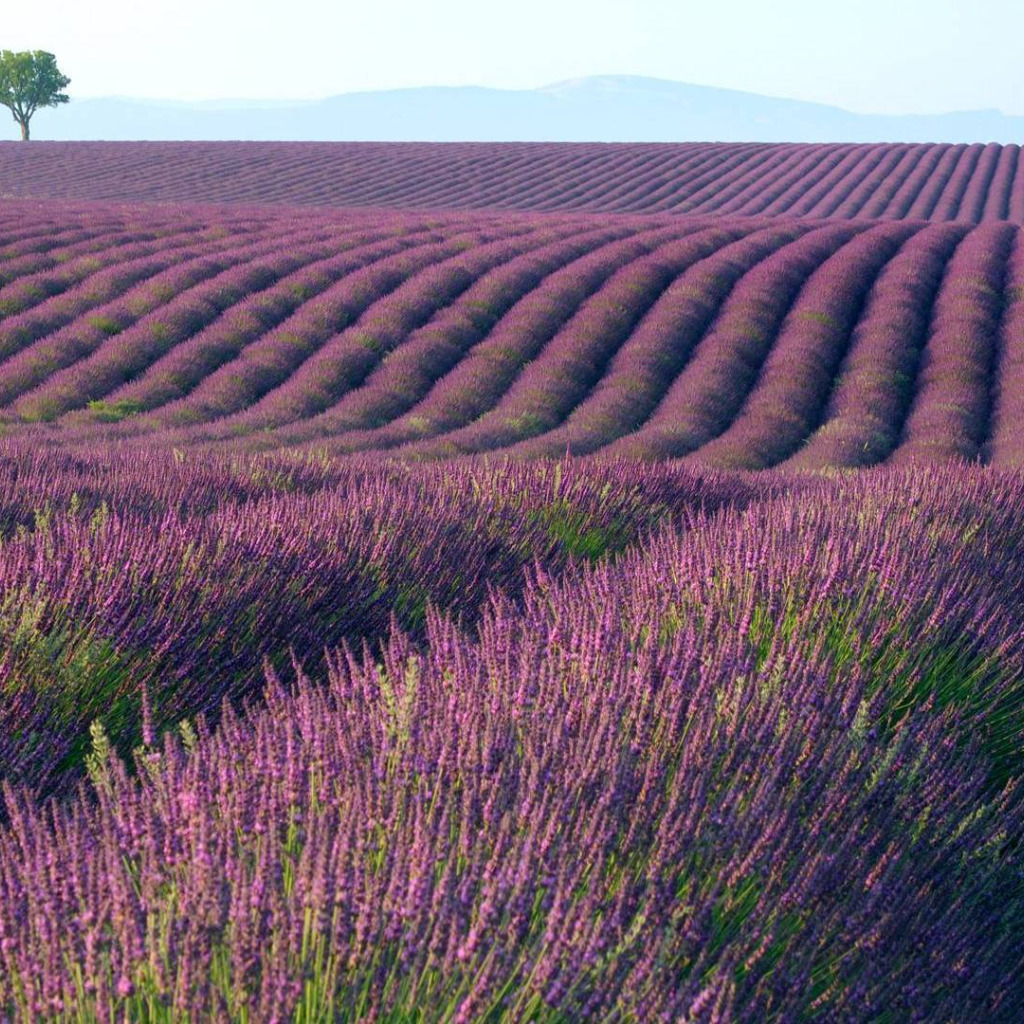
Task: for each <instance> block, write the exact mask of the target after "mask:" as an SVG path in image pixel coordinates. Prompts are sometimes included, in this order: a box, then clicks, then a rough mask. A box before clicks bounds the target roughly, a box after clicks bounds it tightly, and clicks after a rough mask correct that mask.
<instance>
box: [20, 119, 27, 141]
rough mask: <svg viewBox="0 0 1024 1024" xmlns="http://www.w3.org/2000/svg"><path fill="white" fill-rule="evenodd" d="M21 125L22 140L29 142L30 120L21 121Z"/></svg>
mask: <svg viewBox="0 0 1024 1024" xmlns="http://www.w3.org/2000/svg"><path fill="white" fill-rule="evenodd" d="M18 124H20V125H21V141H22V142H28V121H19V122H18Z"/></svg>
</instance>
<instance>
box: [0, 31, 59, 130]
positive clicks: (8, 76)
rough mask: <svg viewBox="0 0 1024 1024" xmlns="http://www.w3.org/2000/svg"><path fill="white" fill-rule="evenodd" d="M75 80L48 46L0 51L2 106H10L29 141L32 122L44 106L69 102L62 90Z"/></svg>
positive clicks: (54, 105)
mask: <svg viewBox="0 0 1024 1024" xmlns="http://www.w3.org/2000/svg"><path fill="white" fill-rule="evenodd" d="M70 83H71V79H70V78H68V77H67V75H62V74H61V73H60V69H59V68H58V67H57V58H56V57H54V55H53V54H52V53H47V52H46V51H45V50H25V51H24V52H22V53H14V52H12V51H11V50H3V51H2V52H0V106H5V107H7V109H8V110H10V112H11V113H12V114H13V115H14V120H15V121H16V122H17V123H18V125H20V127H21V137H22V140H23V141H25V142H28V139H29V134H28V123H29V121H31V120H32V115H33V114H34V113H35V112H36V111H37V110H38V109H39V108H40V107H56V106H59V105H60V104H61V103H67V101H68V96H67V94H66V93H64V92H62V91H61V90H62V89H64V88H66V87H67V86H68V85H69V84H70Z"/></svg>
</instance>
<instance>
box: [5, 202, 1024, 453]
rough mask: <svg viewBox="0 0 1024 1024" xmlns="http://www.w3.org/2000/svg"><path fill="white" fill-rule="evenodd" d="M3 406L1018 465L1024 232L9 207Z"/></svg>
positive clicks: (679, 448) (83, 414)
mask: <svg viewBox="0 0 1024 1024" xmlns="http://www.w3.org/2000/svg"><path fill="white" fill-rule="evenodd" d="M0 427H2V429H3V431H4V432H6V433H8V434H13V435H27V436H30V437H32V438H33V439H34V441H36V442H38V443H40V444H43V443H48V442H52V441H56V442H59V443H62V444H64V443H93V442H100V441H106V440H112V439H116V440H121V441H124V442H130V443H138V442H142V443H146V444H150V443H158V444H161V445H173V446H187V447H192V446H205V447H210V448H214V449H217V448H220V449H237V448H249V449H270V448H299V449H301V448H306V449H317V450H320V449H325V450H327V451H330V452H332V453H338V454H348V453H359V452H373V451H386V452H390V453H393V454H396V455H399V456H401V457H403V458H404V457H408V458H434V457H451V456H455V455H462V454H479V453H487V452H508V453H512V454H515V455H522V456H529V457H535V456H558V455H562V454H564V453H565V452H566V451H571V452H573V453H574V454H581V455H586V454H594V455H598V456H601V457H606V456H616V457H617V456H629V457H639V458H644V459H662V458H673V459H685V460H688V461H689V462H691V463H693V464H694V465H697V466H711V467H718V468H728V469H766V468H769V467H775V466H785V467H788V468H801V469H821V468H827V467H857V466H868V465H877V464H881V463H896V464H900V463H907V462H946V461H951V460H967V461H974V462H982V463H992V464H995V465H999V466H1015V465H1022V464H1024V243H1022V232H1021V229H1020V228H1018V227H1016V226H1014V225H1010V224H1007V223H1002V222H992V223H984V224H981V225H977V226H971V225H968V224H951V223H942V224H931V223H928V222H923V221H892V222H886V221H881V222H879V221H867V222H834V221H815V220H810V219H800V218H741V217H732V218H726V217H721V216H714V217H699V216H690V217H669V216H662V217H656V216H643V217H614V216H600V217H596V216H585V215H568V214H560V215H555V216H552V215H546V216H535V215H521V214H503V215H496V214H480V213H464V214H447V215H429V216H427V215H416V214H399V213H392V214H389V215H381V214H379V213H378V214H375V215H363V214H360V213H347V214H342V213H336V214H331V215H327V216H325V215H323V214H322V213H320V214H313V213H311V212H305V213H303V212H302V211H296V210H293V211H290V212H289V213H288V214H287V215H284V214H280V215H279V214H274V213H270V212H266V211H264V212H262V213H259V214H253V213H252V212H246V211H241V210H239V211H237V212H232V210H231V208H224V209H221V210H219V211H213V212H211V211H209V210H205V211H204V210H199V209H189V208H185V207H183V208H177V209H173V210H172V209H164V208H145V207H139V208H131V207H124V208H120V209H115V208H111V207H105V206H100V205H95V206H88V205H87V206H84V207H80V208H75V207H62V206H61V205H60V204H48V205H44V206H43V207H36V206H33V205H32V204H10V205H9V206H8V207H7V208H6V209H5V210H4V211H3V212H2V213H0Z"/></svg>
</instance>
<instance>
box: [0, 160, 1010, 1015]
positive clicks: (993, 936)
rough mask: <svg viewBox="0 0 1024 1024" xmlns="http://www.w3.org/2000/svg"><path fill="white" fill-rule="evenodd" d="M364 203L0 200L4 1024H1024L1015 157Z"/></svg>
mask: <svg viewBox="0 0 1024 1024" xmlns="http://www.w3.org/2000/svg"><path fill="white" fill-rule="evenodd" d="M257 150H258V151H259V154H260V159H258V160H255V159H253V153H254V152H256V151H257ZM386 150H387V147H385V146H370V145H350V146H318V147H317V146H302V145H292V146H288V145H269V144H268V145H261V146H259V147H255V146H253V147H248V146H246V145H244V144H230V145H224V146H217V145H209V146H190V145H184V144H183V145H181V146H172V145H166V146H161V145H142V144H140V145H138V146H127V145H126V146H121V147H120V148H119V147H114V146H105V145H102V144H80V145H75V144H67V145H46V144H42V145H40V144H36V143H32V144H31V145H30V146H26V147H23V148H18V147H6V146H0V171H2V173H3V185H2V186H0V187H2V189H3V190H4V191H6V192H7V193H8V195H15V196H17V197H16V198H7V199H3V200H0V690H2V699H0V783H2V791H3V792H2V800H0V1021H12V1022H13V1021H50V1020H53V1021H61V1022H65V1021H66V1022H68V1024H71V1022H76V1024H78V1022H94V1021H95V1022H99V1021H103V1022H108V1021H110V1022H115V1024H120V1022H135V1021H145V1022H197V1021H207V1020H210V1021H242V1022H253V1024H257V1022H259V1024H262V1022H282V1024H283V1022H285V1021H295V1022H302V1024H311V1022H329V1021H348V1022H352V1024H355V1022H371V1021H372V1022H389V1024H434V1022H445V1024H499V1022H500V1024H519V1022H541V1024H576V1022H591V1021H594V1022H606V1024H613V1022H615V1024H618V1022H623V1024H647V1022H665V1024H680V1022H686V1024H691V1022H692V1024H698V1022H699V1024H711V1022H719V1024H729V1022H743V1024H760V1022H804V1021H807V1022H829V1024H831V1022H853V1024H859V1022H878V1024H902V1022H904V1021H919V1022H963V1024H974V1022H981V1021H986V1022H987V1021H995V1022H1007V1024H1014V1022H1017V1021H1020V1020H1021V1019H1022V1018H1024V941H1022V936H1024V856H1022V842H1024V473H1022V471H1021V470H1022V467H1024V301H1022V300H1024V242H1022V238H1021V233H1022V230H1024V228H1022V227H1021V224H1022V223H1024V205H1022V204H1024V186H1022V185H1021V183H1020V180H1019V176H1020V173H1021V171H1024V163H1020V162H1019V160H1018V155H1019V151H1018V150H1017V148H1016V147H1003V148H1000V147H940V146H935V147H928V146H891V147H867V146H864V147H855V146H803V147H800V146H792V147H785V146H747V147H744V146H714V145H707V146H697V145H693V146H659V147H645V146H619V147H597V146H594V147H587V146H581V147H568V146H566V147H558V146H533V147H530V146H480V147H460V146H452V147H444V146H419V147H417V146H412V145H410V146H399V147H394V148H393V149H392V150H390V151H388V152H389V153H390V156H389V157H388V159H387V160H384V159H383V157H382V153H384V152H385V151H386ZM33 161H34V163H33ZM460 161H461V162H463V164H464V173H460V172H459V171H458V166H459V165H460ZM544 161H547V162H546V163H544ZM541 166H543V167H546V168H547V170H538V167H541ZM1018 168H1019V169H1020V170H1019V169H1018ZM19 175H20V177H19ZM474 175H475V177H474ZM26 182H29V183H31V184H32V188H29V187H27V185H26V184H25V183H26ZM33 189H34V190H35V191H34V192H33ZM186 199H187V200H188V201H184V200H186ZM312 206H316V207H317V208H315V209H313V208H310V207H312ZM342 206H344V207H349V208H347V209H339V208H338V207H342ZM356 207H359V208H356Z"/></svg>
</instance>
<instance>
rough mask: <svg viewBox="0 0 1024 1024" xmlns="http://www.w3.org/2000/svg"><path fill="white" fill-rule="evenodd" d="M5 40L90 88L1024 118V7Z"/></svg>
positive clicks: (82, 92) (561, 11)
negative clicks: (602, 98)
mask: <svg viewBox="0 0 1024 1024" xmlns="http://www.w3.org/2000/svg"><path fill="white" fill-rule="evenodd" d="M34 6H35V5H26V4H22V5H18V6H17V7H13V8H11V7H9V8H8V10H6V11H5V12H4V14H3V17H2V19H0V47H2V48H5V49H15V50H20V49H45V50H51V51H52V52H54V53H56V54H57V57H58V61H59V63H60V66H61V68H62V69H63V70H64V71H65V73H67V74H69V75H70V76H71V77H72V79H73V81H72V88H71V91H72V93H73V94H74V95H76V96H81V97H85V96H104V95H121V96H139V97H143V96H145V97H162V98H174V99H183V100H194V99H213V98H225V97H253V98H256V97H259V98H297V97H303V98H315V97H322V96H329V95H333V94H336V93H340V92H352V91H356V90H362V89H380V88H392V87H401V86H416V85H467V84H473V85H490V86H497V87H506V88H530V87H534V86H539V85H545V84H548V83H550V82H554V81H558V80H561V79H566V78H575V77H579V76H583V75H592V74H635V75H651V76H656V77H660V78H671V79H675V80H677V81H683V82H693V83H697V84H701V85H717V86H725V87H729V88H735V89H745V90H748V91H751V92H759V93H765V94H768V95H775V96H787V97H792V98H796V99H805V100H816V101H819V102H823V103H833V104H836V105H839V106H843V107H846V108H848V109H851V110H858V111H870V112H879V113H883V112H884V113H938V112H942V111H948V110H965V109H972V108H980V107H997V108H999V109H1001V110H1002V111H1003V112H1004V113H1008V114H1024V62H1022V60H1021V56H1022V46H1024V44H1022V40H1024V0H973V2H968V0H699V2H694V0H506V2H494V0H490V2H489V0H432V2H431V0H363V2H350V0H91V2H87V0H46V2H45V3H40V4H39V5H38V7H35V9H34V10H33V9H32V7H34Z"/></svg>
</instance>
